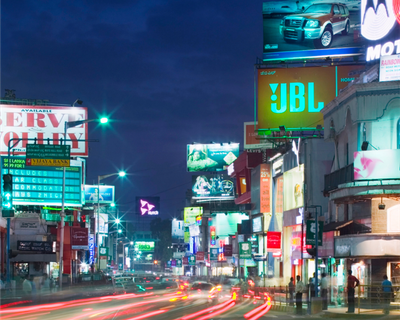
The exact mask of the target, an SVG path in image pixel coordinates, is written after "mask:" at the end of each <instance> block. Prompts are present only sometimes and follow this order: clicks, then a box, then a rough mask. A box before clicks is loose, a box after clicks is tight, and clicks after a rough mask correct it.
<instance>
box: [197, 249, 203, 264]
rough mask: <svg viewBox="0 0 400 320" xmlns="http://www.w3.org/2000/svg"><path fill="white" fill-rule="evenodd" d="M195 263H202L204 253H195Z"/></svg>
mask: <svg viewBox="0 0 400 320" xmlns="http://www.w3.org/2000/svg"><path fill="white" fill-rule="evenodd" d="M196 261H197V262H204V251H197V253H196Z"/></svg>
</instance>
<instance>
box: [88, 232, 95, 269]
mask: <svg viewBox="0 0 400 320" xmlns="http://www.w3.org/2000/svg"><path fill="white" fill-rule="evenodd" d="M88 244H89V264H93V263H94V235H93V234H89V239H88Z"/></svg>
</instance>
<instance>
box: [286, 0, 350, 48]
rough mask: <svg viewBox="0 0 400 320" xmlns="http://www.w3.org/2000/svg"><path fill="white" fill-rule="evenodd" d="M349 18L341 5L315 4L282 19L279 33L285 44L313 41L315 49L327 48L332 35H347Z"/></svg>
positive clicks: (347, 12) (330, 42) (347, 11)
mask: <svg viewBox="0 0 400 320" xmlns="http://www.w3.org/2000/svg"><path fill="white" fill-rule="evenodd" d="M349 17H350V15H349V9H348V8H347V7H346V5H344V4H342V3H315V4H312V5H311V6H309V7H308V8H307V9H306V10H305V11H304V12H303V13H299V14H292V15H288V16H286V17H284V18H283V19H282V21H281V25H280V33H281V34H282V35H283V39H284V40H285V41H286V42H302V41H303V40H313V41H314V46H315V47H316V48H318V49H320V48H329V47H330V46H331V44H332V40H333V35H335V34H338V33H340V32H341V33H342V34H343V35H346V34H348V33H349V31H350V19H349Z"/></svg>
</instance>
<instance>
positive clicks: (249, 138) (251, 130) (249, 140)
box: [244, 121, 273, 150]
mask: <svg viewBox="0 0 400 320" xmlns="http://www.w3.org/2000/svg"><path fill="white" fill-rule="evenodd" d="M258 129H259V128H258V122H256V125H255V126H254V121H252V122H245V123H244V150H251V149H260V148H263V149H272V148H273V144H272V143H271V142H269V141H267V140H261V139H259V138H258Z"/></svg>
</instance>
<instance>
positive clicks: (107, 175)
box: [95, 118, 126, 270]
mask: <svg viewBox="0 0 400 320" xmlns="http://www.w3.org/2000/svg"><path fill="white" fill-rule="evenodd" d="M104 119H106V120H104ZM104 121H105V122H104ZM107 121H108V119H107V118H101V119H100V122H101V123H106V122H107ZM112 176H120V177H125V176H126V172H125V171H120V172H117V173H110V174H104V175H101V176H97V191H98V192H97V218H96V226H95V227H96V228H95V230H96V246H97V270H100V228H99V223H100V181H101V180H103V179H106V178H109V177H112ZM111 206H112V205H111ZM114 206H115V204H114ZM117 220H118V221H117ZM115 222H116V223H117V224H119V223H120V219H115ZM118 233H122V230H118Z"/></svg>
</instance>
